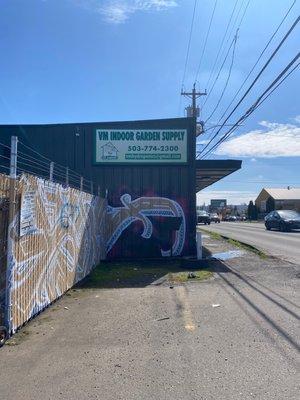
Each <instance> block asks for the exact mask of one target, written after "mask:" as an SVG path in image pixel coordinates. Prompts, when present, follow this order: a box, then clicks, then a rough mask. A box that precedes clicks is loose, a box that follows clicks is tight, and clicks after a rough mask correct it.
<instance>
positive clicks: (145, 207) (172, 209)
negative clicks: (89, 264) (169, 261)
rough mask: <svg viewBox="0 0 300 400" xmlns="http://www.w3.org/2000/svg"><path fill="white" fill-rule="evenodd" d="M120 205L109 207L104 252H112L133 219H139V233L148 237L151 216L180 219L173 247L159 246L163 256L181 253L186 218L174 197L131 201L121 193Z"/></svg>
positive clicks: (150, 231) (126, 195) (149, 236)
mask: <svg viewBox="0 0 300 400" xmlns="http://www.w3.org/2000/svg"><path fill="white" fill-rule="evenodd" d="M120 201H121V203H122V205H123V207H111V206H108V210H107V223H108V231H109V235H108V241H107V253H109V252H110V251H111V249H112V248H113V246H114V245H115V243H116V242H117V240H118V239H119V238H120V237H121V235H122V234H123V232H124V231H125V230H126V229H127V228H128V227H129V226H130V225H131V224H132V223H134V222H136V221H139V222H141V223H142V225H143V231H142V233H141V236H142V237H143V238H144V239H151V237H152V235H153V223H152V221H151V220H150V217H167V218H174V217H175V218H180V224H179V227H178V229H177V230H176V231H175V239H174V242H173V243H172V244H171V246H172V249H171V248H169V249H167V250H164V249H162V248H161V249H160V252H161V255H162V256H163V257H168V256H170V255H171V253H172V255H173V256H179V255H181V253H182V250H183V247H184V244H185V239H186V220H185V214H184V212H183V209H182V207H181V206H180V205H179V204H178V203H177V202H176V201H174V200H171V199H168V198H165V197H139V198H137V199H135V200H132V198H131V196H130V195H129V194H128V193H125V194H123V195H122V196H121V198H120Z"/></svg>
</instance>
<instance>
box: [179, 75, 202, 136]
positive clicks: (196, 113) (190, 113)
mask: <svg viewBox="0 0 300 400" xmlns="http://www.w3.org/2000/svg"><path fill="white" fill-rule="evenodd" d="M206 95H207V93H206V90H205V92H203V93H202V92H197V91H196V82H195V83H194V85H193V90H192V91H191V92H183V91H181V96H185V97H187V98H189V99H191V100H192V105H191V106H188V107H186V112H187V117H194V118H199V117H200V108H199V107H198V106H197V99H198V98H199V97H201V96H206ZM198 125H200V128H201V129H200V130H199V133H198V134H201V133H203V123H202V122H201V121H200V123H199V124H198ZM197 132H198V130H197ZM198 134H197V136H198Z"/></svg>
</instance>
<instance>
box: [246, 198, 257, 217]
mask: <svg viewBox="0 0 300 400" xmlns="http://www.w3.org/2000/svg"><path fill="white" fill-rule="evenodd" d="M247 214H248V219H249V220H250V221H252V220H256V219H257V216H258V210H257V207H256V205H254V204H253V201H252V200H251V201H250V202H249V205H248V210H247Z"/></svg>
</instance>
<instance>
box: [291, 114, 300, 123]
mask: <svg viewBox="0 0 300 400" xmlns="http://www.w3.org/2000/svg"><path fill="white" fill-rule="evenodd" d="M292 120H293V121H295V122H298V124H300V115H296V117H295V118H292Z"/></svg>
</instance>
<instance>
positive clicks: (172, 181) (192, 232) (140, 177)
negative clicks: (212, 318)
mask: <svg viewBox="0 0 300 400" xmlns="http://www.w3.org/2000/svg"><path fill="white" fill-rule="evenodd" d="M195 128H196V125H195V119H193V118H178V119H165V120H150V121H132V122H110V123H86V124H57V125H27V126H12V125H11V126H0V137H1V140H2V141H5V143H6V144H9V140H10V136H11V135H17V136H18V137H19V138H20V140H22V141H23V142H24V143H25V144H26V145H28V146H32V147H34V148H35V149H36V150H37V151H39V152H40V153H42V154H44V155H46V156H47V157H48V158H49V159H51V160H53V161H55V162H57V163H60V164H62V165H67V166H69V167H70V168H72V169H73V170H75V171H76V172H78V173H79V174H80V175H82V176H84V177H85V178H87V179H90V180H92V181H93V182H94V183H95V184H96V185H99V186H100V189H101V195H102V196H105V194H106V193H108V198H107V199H108V204H109V206H111V207H112V208H113V210H115V212H116V210H117V209H120V208H121V209H123V210H118V211H120V213H121V214H122V215H124V213H125V214H126V213H127V211H126V210H125V208H126V207H125V206H124V204H123V202H122V196H124V195H129V196H130V197H131V202H133V201H135V200H138V199H140V200H139V204H143V202H144V200H145V198H147V199H148V200H149V199H150V198H152V197H153V198H156V199H157V201H156V207H155V210H150V209H148V211H147V214H148V220H145V219H143V216H142V215H141V214H139V215H138V218H132V219H131V223H130V225H128V226H127V222H128V221H125V220H124V218H121V219H120V221H121V222H120V223H121V225H120V226H119V229H118V232H116V234H117V235H118V240H117V241H116V242H115V244H114V246H113V247H112V248H111V249H110V251H109V253H108V256H109V257H112V258H116V257H122V258H124V257H157V256H161V255H162V253H164V254H166V253H165V251H167V250H168V247H169V248H170V245H169V243H166V242H167V241H168V239H167V237H168V230H167V229H166V227H167V224H168V223H169V220H170V218H172V217H178V218H182V221H183V223H184V227H183V225H182V226H181V228H180V229H181V231H180V232H179V233H177V234H176V233H173V237H172V241H173V244H175V241H176V240H177V239H178V235H180V237H181V240H183V247H182V251H181V252H180V254H177V255H182V256H187V255H195V251H196V249H195V236H196V168H195V131H196V129H195ZM95 129H140V130H142V129H186V130H187V132H188V163H187V164H186V165H130V166H126V165H94V164H93V152H94V144H93V137H94V134H95ZM20 148H21V147H20ZM32 168H33V169H34V167H32ZM34 172H36V173H37V174H38V173H39V171H34ZM159 198H160V199H161V200H160V202H161V203H162V206H160V204H159V201H158V199H159ZM165 199H168V200H169V211H166V210H165V207H166V205H165ZM149 201H150V200H149ZM151 204H152V203H151ZM124 207H125V208H124ZM172 207H173V208H172ZM174 207H175V208H176V210H177V211H175V209H174ZM172 209H173V211H170V210H172ZM181 210H183V216H181V215H182V212H181ZM132 211H133V209H132ZM155 212H156V213H157V215H156V216H155V215H154V214H155ZM132 217H133V216H132ZM140 217H141V218H140ZM149 221H150V223H151V225H152V235H151V237H149V235H147V233H144V230H145V224H146V225H147V227H148V226H149ZM183 228H184V229H185V235H184V237H183V236H182V232H183ZM149 229H150V228H149ZM149 229H148V231H149ZM176 235H177V237H176ZM175 247H176V246H175ZM178 248H180V246H179V247H178V246H177V249H178ZM174 250H175V251H176V248H174Z"/></svg>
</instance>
